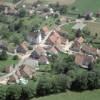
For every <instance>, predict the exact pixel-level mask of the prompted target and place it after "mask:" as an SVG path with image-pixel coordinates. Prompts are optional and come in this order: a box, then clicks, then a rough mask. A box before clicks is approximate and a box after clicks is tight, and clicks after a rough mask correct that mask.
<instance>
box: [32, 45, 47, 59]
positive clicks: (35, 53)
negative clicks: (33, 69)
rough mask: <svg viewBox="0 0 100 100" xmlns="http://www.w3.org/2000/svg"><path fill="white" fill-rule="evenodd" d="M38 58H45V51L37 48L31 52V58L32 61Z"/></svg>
mask: <svg viewBox="0 0 100 100" xmlns="http://www.w3.org/2000/svg"><path fill="white" fill-rule="evenodd" d="M40 56H46V50H45V49H44V48H43V47H40V46H38V47H37V48H36V49H35V51H33V52H32V54H31V57H32V58H33V59H39V58H40Z"/></svg>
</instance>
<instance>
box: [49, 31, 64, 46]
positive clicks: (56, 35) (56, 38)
mask: <svg viewBox="0 0 100 100" xmlns="http://www.w3.org/2000/svg"><path fill="white" fill-rule="evenodd" d="M49 39H50V41H51V42H52V43H53V44H62V37H61V36H60V35H59V33H58V32H56V31H54V32H52V35H51V36H50V37H49Z"/></svg>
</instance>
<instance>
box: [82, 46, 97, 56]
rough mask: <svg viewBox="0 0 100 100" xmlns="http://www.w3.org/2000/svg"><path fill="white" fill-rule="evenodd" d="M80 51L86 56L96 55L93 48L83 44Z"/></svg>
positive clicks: (95, 50)
mask: <svg viewBox="0 0 100 100" xmlns="http://www.w3.org/2000/svg"><path fill="white" fill-rule="evenodd" d="M82 50H83V51H84V52H86V53H88V54H91V55H97V49H96V48H94V47H91V46H90V45H88V44H83V46H82Z"/></svg>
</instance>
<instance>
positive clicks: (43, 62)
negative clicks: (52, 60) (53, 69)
mask: <svg viewBox="0 0 100 100" xmlns="http://www.w3.org/2000/svg"><path fill="white" fill-rule="evenodd" d="M38 61H39V64H49V60H48V58H47V57H46V56H40V58H39V60H38Z"/></svg>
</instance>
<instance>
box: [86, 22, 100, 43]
mask: <svg viewBox="0 0 100 100" xmlns="http://www.w3.org/2000/svg"><path fill="white" fill-rule="evenodd" d="M86 27H87V28H88V29H89V30H90V32H91V35H92V36H95V34H96V33H97V34H98V36H97V38H96V40H97V41H100V23H95V22H94V23H91V22H89V23H87V26H86Z"/></svg>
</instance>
